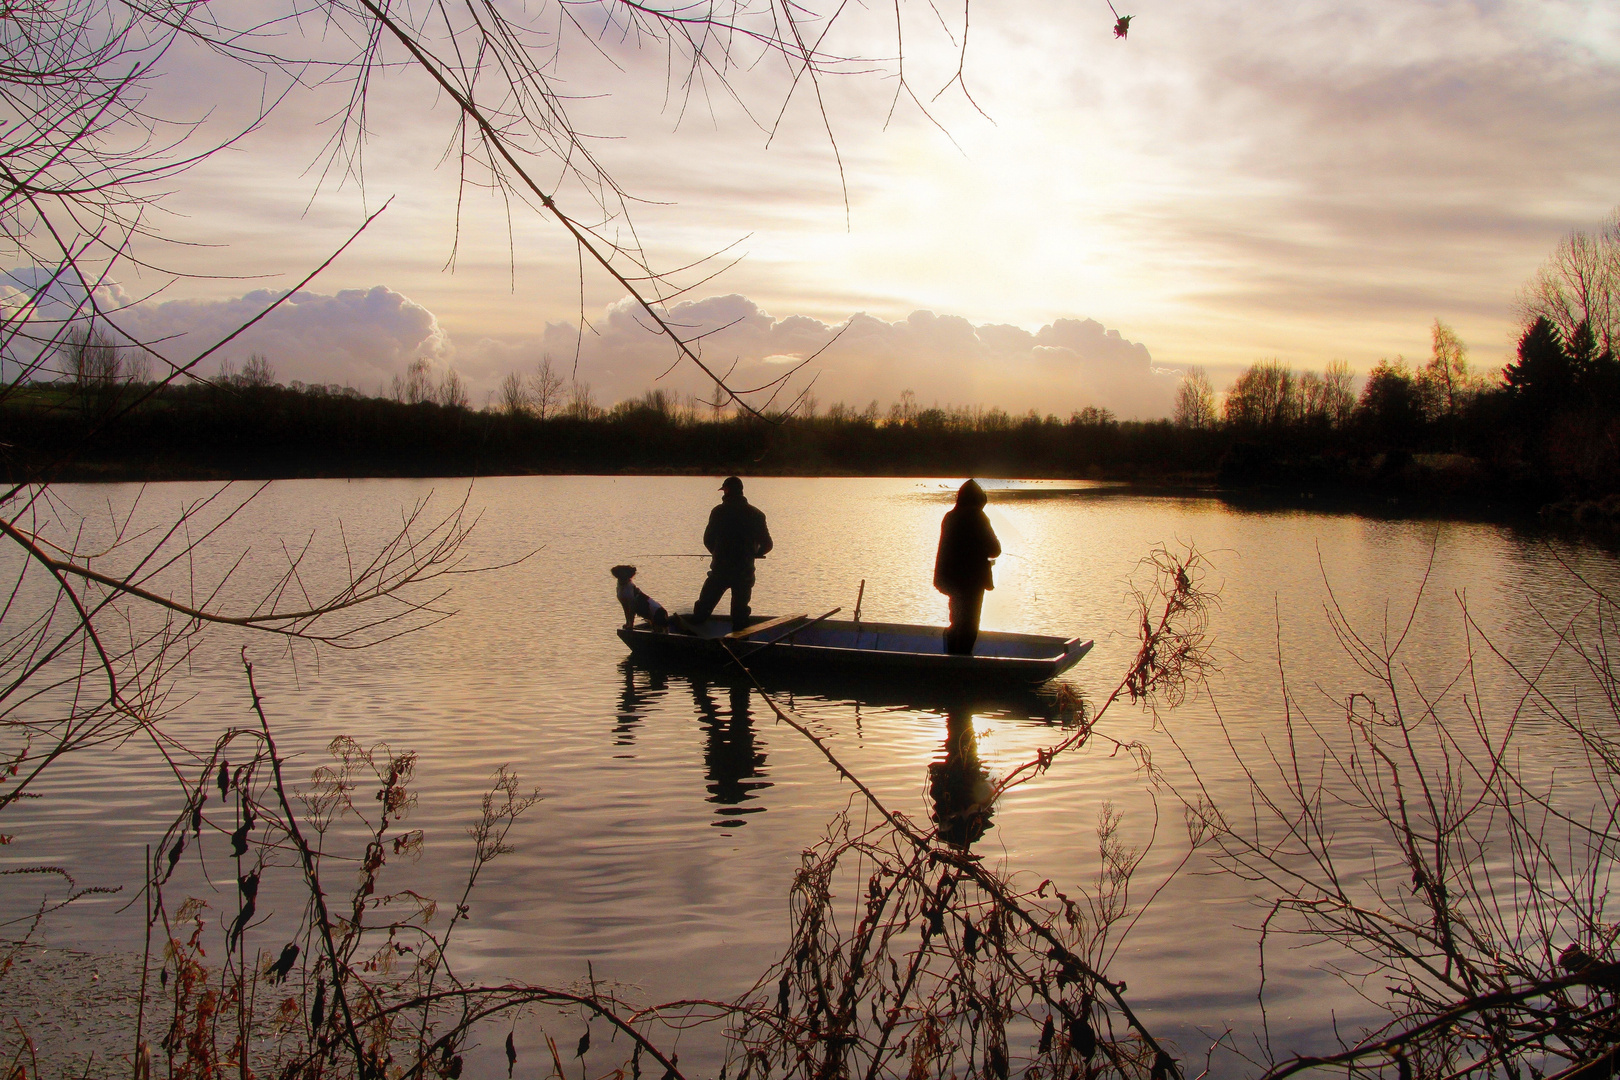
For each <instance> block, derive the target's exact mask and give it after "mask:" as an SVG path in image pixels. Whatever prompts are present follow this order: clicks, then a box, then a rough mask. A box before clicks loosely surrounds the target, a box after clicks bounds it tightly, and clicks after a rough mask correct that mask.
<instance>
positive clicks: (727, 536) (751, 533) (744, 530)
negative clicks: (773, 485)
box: [703, 491, 772, 570]
mask: <svg viewBox="0 0 1620 1080" xmlns="http://www.w3.org/2000/svg"><path fill="white" fill-rule="evenodd" d="M703 546H704V547H705V548H707V549H708V552H709V554H710V555H713V556H714V558H713V559H712V560H711V561H710V563H709V569H711V570H752V569H753V568H754V560H755V559H757V558H759V557H760V556H762V555H764V554H765V553H767V552H768V551H770V550H771V547H772V543H771V531H770V530H769V529H768V528H766V527H765V514H764V513H763V512H762V511H761V510H760V509H759V508H758V507H755V506H753V505H751V504H750V503H749V502H748V500H747V499H745V498H744V497H743V493H742V492H740V491H736V492H732V491H728V492H726V494H725V496H724V497H723V498H721V500H720V505H719V506H716V507H715V508H714V509H713V510H711V511H709V525H708V527H707V528H706V529H704V530H703Z"/></svg>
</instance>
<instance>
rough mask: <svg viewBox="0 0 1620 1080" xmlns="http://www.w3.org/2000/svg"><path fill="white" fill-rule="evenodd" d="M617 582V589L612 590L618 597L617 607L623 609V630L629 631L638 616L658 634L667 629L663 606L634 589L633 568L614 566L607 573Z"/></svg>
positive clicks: (666, 616)
mask: <svg viewBox="0 0 1620 1080" xmlns="http://www.w3.org/2000/svg"><path fill="white" fill-rule="evenodd" d="M609 573H611V574H612V575H613V577H614V578H615V579H616V580H617V581H618V583H619V585H618V588H617V589H615V590H614V592H615V594H616V595H617V596H618V597H619V606H620V607H622V608H624V628H625V629H626V630H629V629H630V628H631V627H633V626H634V625H635V623H636V616H637V615H640V616H641V617H642V618H643V619H646V620H647V622H648V623H650V624H651V625H652V628H653V629H654V630H657V631H659V632H660V633H662V632H664V631H666V630H668V629H669V621H670V620H669V612H667V611H665V610H664V605H663V604H660V603H659V602H658V601H656V600H654V599H653V598H652V597H650V596H648V595H647V594H646V593H644V592H642V591H641V590H640V589H638V588H637V587H636V583H635V582H634V581H632V580H631V579H632V578H634V577H635V576H636V568H635V567H633V566H615V567H614V568H613V569H612V570H610V571H609Z"/></svg>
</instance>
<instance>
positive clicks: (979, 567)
mask: <svg viewBox="0 0 1620 1080" xmlns="http://www.w3.org/2000/svg"><path fill="white" fill-rule="evenodd" d="M988 501H989V500H988V499H986V498H985V494H984V489H983V488H981V487H980V486H979V485H978V484H976V483H974V482H973V481H972V480H969V481H968V482H967V483H965V484H963V485H962V486H961V488H960V489H959V490H958V491H957V493H956V506H955V507H953V508H952V509H950V510H948V511H946V514H945V520H944V521H942V522H940V525H939V554H938V555H937V556H935V558H934V588H936V589H938V590H939V591H940V592H942V593H944V594H945V595H946V596H948V597H950V598H951V625H950V629H948V630H946V631H945V651H946V652H948V653H959V654H962V655H970V654H971V653H972V652H973V643H974V642H975V641H977V640H978V639H979V610H980V608H982V607H983V606H984V592H985V590H986V589H993V588H995V587H996V586H995V583H994V581H993V580H992V579H991V577H990V563H991V562H992V561H993V560H994V559H995V558H996V556H998V555H1000V554H1001V541H1000V540H997V539H996V532H995V530H994V529H992V528H991V527H990V519H989V517H987V516H986V515H985V512H984V504H985V503H986V502H988Z"/></svg>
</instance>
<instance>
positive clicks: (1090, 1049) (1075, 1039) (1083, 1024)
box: [1069, 1007, 1097, 1061]
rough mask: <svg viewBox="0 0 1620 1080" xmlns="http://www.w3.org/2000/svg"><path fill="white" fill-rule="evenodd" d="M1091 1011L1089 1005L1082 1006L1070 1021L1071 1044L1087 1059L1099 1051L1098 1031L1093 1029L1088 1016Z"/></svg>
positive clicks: (1076, 1051)
mask: <svg viewBox="0 0 1620 1080" xmlns="http://www.w3.org/2000/svg"><path fill="white" fill-rule="evenodd" d="M1090 1011H1091V1010H1090V1009H1089V1008H1088V1007H1082V1009H1081V1011H1080V1012H1079V1013H1077V1014H1075V1016H1074V1018H1073V1019H1071V1020H1070V1021H1069V1045H1070V1046H1071V1047H1072V1048H1073V1049H1074V1052H1075V1053H1077V1054H1079V1055H1080V1056H1081V1057H1083V1058H1085V1059H1086V1060H1087V1061H1090V1060H1091V1059H1092V1058H1093V1057H1094V1056H1096V1053H1097V1033H1096V1032H1094V1031H1092V1030H1091V1020H1090V1019H1089V1018H1088V1017H1087V1016H1086V1013H1088V1012H1090Z"/></svg>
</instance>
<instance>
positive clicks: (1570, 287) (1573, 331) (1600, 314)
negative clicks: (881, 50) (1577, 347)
mask: <svg viewBox="0 0 1620 1080" xmlns="http://www.w3.org/2000/svg"><path fill="white" fill-rule="evenodd" d="M1519 315H1520V319H1521V321H1522V322H1523V323H1524V325H1525V326H1526V327H1528V326H1529V325H1530V324H1531V323H1533V322H1535V321H1536V319H1537V318H1545V319H1547V321H1548V322H1550V323H1552V324H1553V326H1554V328H1556V329H1557V331H1558V333H1559V336H1560V337H1562V338H1563V340H1565V341H1574V340H1575V339H1576V336H1577V335H1578V334H1579V333H1580V327H1581V325H1582V324H1583V323H1584V324H1586V326H1588V327H1589V328H1590V330H1591V332H1592V335H1593V337H1594V338H1596V340H1597V343H1598V347H1599V349H1600V350H1601V351H1604V352H1609V353H1613V352H1614V351H1615V346H1616V344H1617V342H1620V209H1616V210H1615V211H1614V212H1613V213H1611V214H1610V215H1609V217H1608V219H1607V220H1605V221H1604V222H1603V223H1602V224H1601V225H1599V226H1598V227H1597V228H1596V229H1592V230H1586V229H1574V230H1572V231H1570V232H1569V233H1566V234H1565V236H1564V238H1563V239H1562V240H1560V241H1559V242H1558V246H1557V247H1555V248H1554V249H1553V253H1552V255H1551V256H1549V257H1548V259H1547V261H1546V262H1545V263H1543V264H1542V265H1541V269H1540V270H1538V271H1536V276H1535V277H1534V278H1533V279H1531V281H1530V284H1529V285H1527V286H1526V287H1525V290H1524V292H1523V293H1522V294H1521V295H1520V297H1519Z"/></svg>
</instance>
